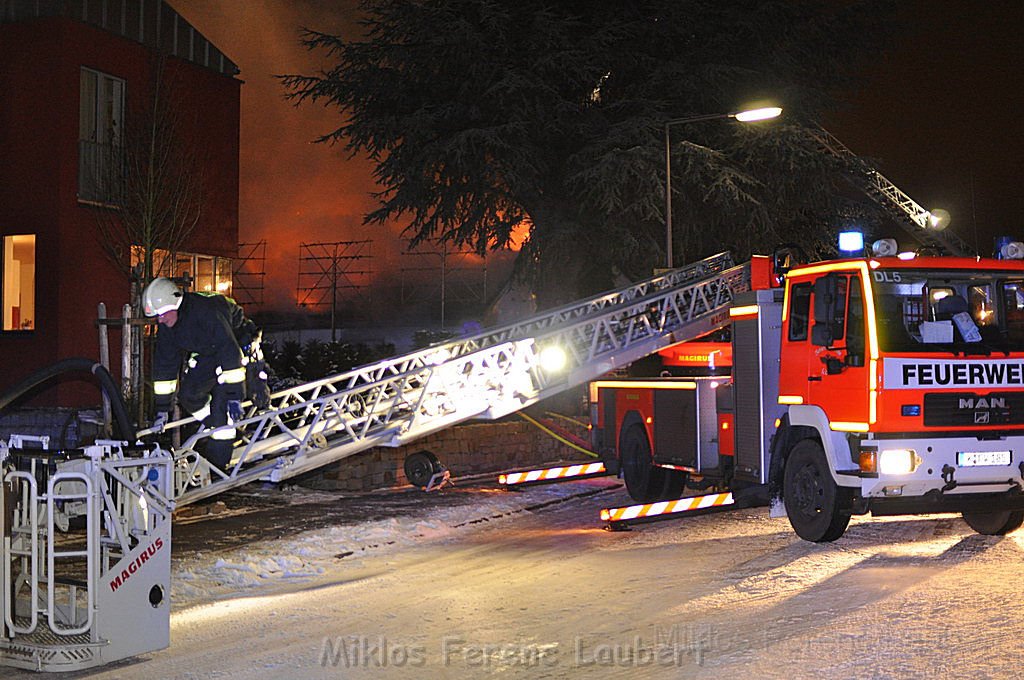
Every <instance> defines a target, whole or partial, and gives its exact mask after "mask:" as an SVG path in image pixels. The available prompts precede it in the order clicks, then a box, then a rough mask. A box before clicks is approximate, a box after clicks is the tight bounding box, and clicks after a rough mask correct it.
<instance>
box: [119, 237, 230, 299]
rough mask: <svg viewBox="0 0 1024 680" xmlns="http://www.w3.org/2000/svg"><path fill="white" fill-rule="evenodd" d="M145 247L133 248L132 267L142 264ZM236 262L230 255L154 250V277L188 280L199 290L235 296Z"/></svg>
mask: <svg viewBox="0 0 1024 680" xmlns="http://www.w3.org/2000/svg"><path fill="white" fill-rule="evenodd" d="M143 252H144V251H143V249H142V248H140V247H138V246H136V247H134V248H132V267H133V268H134V267H136V266H138V265H140V264H141V263H142V255H143ZM232 265H233V260H232V259H231V258H230V257H216V256H214V255H200V254H197V253H174V254H173V255H172V254H171V253H168V252H167V251H166V250H163V249H161V248H156V249H154V250H153V274H154V276H166V277H167V278H171V279H173V278H178V279H185V280H186V281H187V282H189V288H190V289H191V290H193V291H195V292H197V293H221V294H222V295H231V287H232V280H231V278H232Z"/></svg>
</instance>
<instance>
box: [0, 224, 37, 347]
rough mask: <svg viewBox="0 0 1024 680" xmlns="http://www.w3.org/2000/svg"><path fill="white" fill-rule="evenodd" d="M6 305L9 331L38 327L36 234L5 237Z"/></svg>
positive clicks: (3, 296) (6, 320)
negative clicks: (36, 320)
mask: <svg viewBox="0 0 1024 680" xmlns="http://www.w3.org/2000/svg"><path fill="white" fill-rule="evenodd" d="M2 270H3V294H2V295H0V300H2V303H3V309H4V311H3V316H4V320H3V323H4V326H3V330H5V331H30V330H33V329H34V328H35V327H36V322H35V319H36V237H35V235H34V234H18V235H16V236H4V241H3V267H2Z"/></svg>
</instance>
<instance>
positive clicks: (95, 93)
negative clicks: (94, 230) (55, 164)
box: [78, 68, 124, 204]
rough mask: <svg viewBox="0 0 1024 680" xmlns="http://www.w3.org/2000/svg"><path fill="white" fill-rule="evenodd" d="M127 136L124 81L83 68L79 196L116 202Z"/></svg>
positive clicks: (80, 111) (97, 200)
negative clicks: (125, 134)
mask: <svg viewBox="0 0 1024 680" xmlns="http://www.w3.org/2000/svg"><path fill="white" fill-rule="evenodd" d="M123 139H124V81H123V80H121V79H120V78H115V77H114V76H110V75H107V74H106V73H100V72H99V71H93V70H92V69H87V68H83V69H82V71H81V79H80V99H79V106H78V198H79V200H81V201H89V202H96V203H107V204H111V203H116V201H115V190H116V179H117V176H118V175H117V172H116V168H117V166H118V165H119V160H120V158H121V155H122V153H121V149H122V143H123Z"/></svg>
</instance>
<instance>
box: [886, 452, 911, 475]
mask: <svg viewBox="0 0 1024 680" xmlns="http://www.w3.org/2000/svg"><path fill="white" fill-rule="evenodd" d="M920 464H921V459H920V458H918V457H917V453H916V452H915V451H914V450H912V449H886V450H884V451H879V452H878V472H879V473H880V474H883V475H909V474H910V473H911V472H913V471H914V470H916V469H917V466H918V465H920Z"/></svg>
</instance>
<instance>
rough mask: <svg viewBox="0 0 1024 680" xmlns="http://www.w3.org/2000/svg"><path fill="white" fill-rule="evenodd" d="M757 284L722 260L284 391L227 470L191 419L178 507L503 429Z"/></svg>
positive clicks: (710, 324) (719, 316) (713, 315)
mask: <svg viewBox="0 0 1024 680" xmlns="http://www.w3.org/2000/svg"><path fill="white" fill-rule="evenodd" d="M749 285H750V272H749V265H743V266H733V262H732V259H731V257H730V256H729V255H728V254H727V253H721V254H719V255H715V256H712V257H710V258H707V259H705V260H701V261H700V262H697V263H694V264H691V265H688V266H686V267H681V268H679V269H674V270H670V271H668V272H665V273H663V274H661V275H658V276H654V277H652V278H650V279H647V280H644V281H641V282H639V283H635V284H631V285H629V286H626V287H624V288H622V289H619V290H616V291H611V292H608V293H604V294H601V295H596V296H594V297H591V298H587V299H585V300H582V301H580V302H576V303H573V304H570V305H566V306H564V307H560V308H558V309H555V310H552V311H548V312H545V313H543V314H539V315H537V316H534V317H532V318H529V319H526V320H524V321H521V322H517V323H514V324H510V325H507V326H502V327H500V328H495V329H491V330H487V331H484V332H482V333H480V334H478V335H474V336H472V337H468V338H463V339H460V340H455V341H452V342H448V343H444V344H439V345H434V346H432V347H429V348H427V349H423V350H419V351H416V352H412V353H410V354H405V355H402V356H398V357H394V358H391V359H387V360H385V361H380V362H377V363H374V364H369V365H366V366H362V367H359V368H356V369H353V370H351V371H348V372H346V373H342V374H340V375H336V376H333V377H330V378H325V379H323V380H318V381H314V382H311V383H307V384H304V385H301V386H298V387H294V388H290V389H287V390H283V391H280V392H277V393H275V394H273V395H271V405H270V407H269V408H268V409H267V410H266V411H263V412H260V413H256V412H254V409H253V407H251V406H250V407H249V409H250V410H249V415H248V416H247V417H246V418H245V419H243V420H242V421H239V422H238V423H235V424H234V426H235V427H236V429H237V432H238V439H237V440H236V446H235V450H234V455H233V458H232V462H231V464H230V466H229V468H228V469H227V470H226V471H221V470H220V469H218V468H216V467H214V466H212V465H210V464H209V462H208V461H207V460H206V459H205V458H204V457H203V456H202V450H203V443H204V440H205V439H206V438H207V437H209V436H211V435H212V433H213V432H214V430H201V431H199V432H192V431H194V430H195V429H196V425H195V421H194V420H192V419H191V418H188V419H183V420H179V421H175V422H173V423H170V424H169V425H168V426H167V429H168V430H169V431H171V432H173V431H174V430H178V431H179V436H180V439H181V444H180V445H179V446H177V447H175V448H174V450H173V452H172V453H173V457H174V460H175V488H174V490H173V493H174V498H175V500H176V502H177V503H178V504H179V505H180V504H185V503H190V502H193V501H196V500H199V499H202V498H206V497H209V496H212V495H214V494H217V493H220V492H221V491H223V490H226V489H228V488H232V487H234V486H238V485H241V484H244V483H246V482H251V481H255V480H265V481H272V482H279V481H282V480H285V479H288V478H290V477H294V476H295V475H298V474H302V473H304V472H307V471H310V470H313V469H316V468H319V467H321V466H323V465H326V464H328V463H331V462H333V461H336V460H339V459H341V458H345V457H347V456H351V455H353V454H355V453H358V452H360V451H363V450H365V449H368V448H371V447H374V446H400V445H402V444H406V443H408V442H410V441H413V440H415V439H417V438H419V437H422V436H424V435H427V434H430V433H431V432H436V431H438V430H440V429H443V428H445V427H448V426H450V425H453V424H455V423H459V422H463V421H466V420H469V419H476V418H483V419H495V418H500V417H502V416H505V415H507V414H509V413H512V412H515V411H517V410H519V409H522V408H525V407H527V406H529V405H531V404H534V403H536V402H538V401H540V400H541V399H544V398H546V397H550V396H552V395H554V394H557V393H558V392H561V391H563V390H565V389H568V388H570V387H573V386H576V385H580V384H583V383H586V382H588V381H589V380H592V379H594V378H597V377H599V376H601V375H604V374H605V373H607V372H608V371H610V370H613V369H615V368H618V367H623V366H626V365H628V364H629V363H631V362H633V361H636V360H637V359H639V358H641V357H643V356H646V355H648V354H652V353H654V352H656V351H658V350H659V349H662V348H664V347H667V346H669V345H672V344H675V343H678V342H683V341H685V340H690V339H693V338H696V337H699V336H701V335H704V334H706V333H708V332H710V331H712V330H715V329H716V328H720V327H722V326H724V325H726V324H727V323H728V321H729V316H728V308H729V305H730V303H731V301H732V299H733V297H734V295H735V294H736V293H738V292H741V291H743V290H747V289H748V288H749ZM545 359H561V360H562V365H561V366H556V365H554V364H553V363H549V362H548V361H545ZM229 427H230V426H229ZM186 433H189V434H186ZM149 434H152V431H151V430H142V431H140V432H139V436H140V437H142V436H146V435H149Z"/></svg>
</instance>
